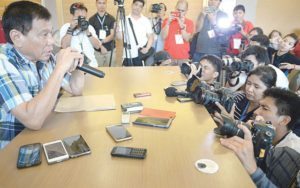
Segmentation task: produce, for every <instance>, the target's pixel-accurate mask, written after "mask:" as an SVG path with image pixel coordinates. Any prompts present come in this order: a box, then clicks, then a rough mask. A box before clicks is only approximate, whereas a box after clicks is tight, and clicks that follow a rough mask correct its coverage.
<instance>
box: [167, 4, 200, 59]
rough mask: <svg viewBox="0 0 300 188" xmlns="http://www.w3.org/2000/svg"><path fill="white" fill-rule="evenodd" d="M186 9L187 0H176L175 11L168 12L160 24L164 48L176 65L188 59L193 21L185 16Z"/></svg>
mask: <svg viewBox="0 0 300 188" xmlns="http://www.w3.org/2000/svg"><path fill="white" fill-rule="evenodd" d="M187 10H188V2H187V1H185V0H179V1H177V4H176V11H172V12H171V13H170V15H169V17H168V18H166V19H165V20H164V22H163V26H162V27H163V30H162V36H163V38H164V39H165V47H164V48H165V50H166V51H167V52H168V53H169V54H170V55H171V57H172V58H173V60H174V61H175V64H178V65H181V64H182V63H183V62H186V61H187V60H188V59H189V51H190V45H189V41H190V39H191V37H192V34H193V31H194V24H193V21H192V20H190V19H187V18H186V17H185V15H186V13H187ZM198 62H199V61H198Z"/></svg>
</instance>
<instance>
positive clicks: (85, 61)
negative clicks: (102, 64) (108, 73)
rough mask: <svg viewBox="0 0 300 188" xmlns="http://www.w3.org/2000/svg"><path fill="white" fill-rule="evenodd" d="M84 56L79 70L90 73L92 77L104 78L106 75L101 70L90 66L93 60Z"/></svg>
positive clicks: (78, 67)
mask: <svg viewBox="0 0 300 188" xmlns="http://www.w3.org/2000/svg"><path fill="white" fill-rule="evenodd" d="M83 55H84V56H83V64H82V65H81V66H77V69H78V70H81V71H83V72H86V73H89V74H91V75H94V76H97V77H99V78H104V76H105V73H104V72H103V71H101V70H98V69H96V68H94V67H91V66H89V65H88V64H89V62H90V61H91V60H90V59H89V58H88V57H87V56H86V55H85V54H83Z"/></svg>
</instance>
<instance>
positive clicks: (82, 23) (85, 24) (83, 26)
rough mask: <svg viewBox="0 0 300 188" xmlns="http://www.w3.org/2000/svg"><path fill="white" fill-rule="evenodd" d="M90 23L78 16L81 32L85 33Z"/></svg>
mask: <svg viewBox="0 0 300 188" xmlns="http://www.w3.org/2000/svg"><path fill="white" fill-rule="evenodd" d="M89 25H90V24H89V22H88V21H87V20H86V19H85V17H83V16H78V27H79V28H80V29H81V31H85V30H87V29H88V28H89Z"/></svg>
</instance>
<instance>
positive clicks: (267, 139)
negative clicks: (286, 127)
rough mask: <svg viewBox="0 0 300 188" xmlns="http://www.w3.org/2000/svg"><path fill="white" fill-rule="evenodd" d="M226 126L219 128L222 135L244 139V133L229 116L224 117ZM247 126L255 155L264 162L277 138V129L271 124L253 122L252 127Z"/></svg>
mask: <svg viewBox="0 0 300 188" xmlns="http://www.w3.org/2000/svg"><path fill="white" fill-rule="evenodd" d="M222 117H223V120H224V124H223V125H222V126H220V127H219V131H220V134H221V135H224V136H227V137H232V136H238V137H241V138H244V132H243V130H242V129H240V128H238V127H237V125H236V124H235V123H234V122H233V120H232V119H231V118H229V117H227V116H224V115H222ZM242 124H244V125H246V126H247V127H248V128H249V129H250V131H251V133H252V142H253V146H254V155H255V158H256V159H257V160H263V159H264V158H265V156H266V154H267V152H268V150H269V149H270V148H271V147H272V142H273V139H274V137H275V128H274V127H273V126H272V124H271V123H269V122H267V123H259V122H253V123H252V125H251V126H249V125H248V124H245V123H242Z"/></svg>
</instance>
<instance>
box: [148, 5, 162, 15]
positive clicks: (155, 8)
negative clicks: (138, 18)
mask: <svg viewBox="0 0 300 188" xmlns="http://www.w3.org/2000/svg"><path fill="white" fill-rule="evenodd" d="M160 11H161V6H160V4H158V3H155V4H152V5H151V10H150V12H152V13H159V12H160Z"/></svg>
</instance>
